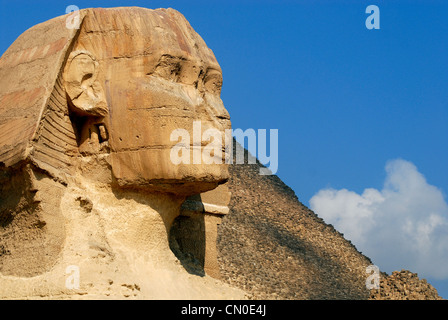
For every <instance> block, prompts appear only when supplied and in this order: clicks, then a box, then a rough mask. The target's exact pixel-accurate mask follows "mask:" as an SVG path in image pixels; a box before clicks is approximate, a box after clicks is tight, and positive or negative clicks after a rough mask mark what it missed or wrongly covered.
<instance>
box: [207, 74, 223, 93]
mask: <svg viewBox="0 0 448 320" xmlns="http://www.w3.org/2000/svg"><path fill="white" fill-rule="evenodd" d="M204 86H205V90H206V91H207V92H210V93H213V94H217V95H220V94H221V88H222V75H221V73H220V72H219V71H215V70H213V71H209V72H207V75H206V76H205V79H204Z"/></svg>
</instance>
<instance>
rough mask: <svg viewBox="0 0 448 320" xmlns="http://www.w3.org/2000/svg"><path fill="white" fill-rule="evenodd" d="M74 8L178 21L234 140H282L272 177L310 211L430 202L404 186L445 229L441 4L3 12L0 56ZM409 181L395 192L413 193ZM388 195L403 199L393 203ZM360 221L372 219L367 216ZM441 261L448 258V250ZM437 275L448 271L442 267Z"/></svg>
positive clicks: (244, 4) (32, 7) (184, 4)
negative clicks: (211, 62) (217, 77)
mask: <svg viewBox="0 0 448 320" xmlns="http://www.w3.org/2000/svg"><path fill="white" fill-rule="evenodd" d="M72 4H74V5H77V6H78V7H79V8H87V7H115V6H131V5H132V6H142V7H147V8H159V7H172V8H175V9H177V10H179V11H180V12H181V13H183V14H184V15H185V17H186V18H187V19H188V20H189V22H190V23H191V25H192V26H193V28H194V29H195V30H196V31H197V32H198V33H199V34H200V35H201V36H202V37H203V38H204V40H205V42H206V43H207V45H208V46H209V47H210V48H211V49H212V50H213V51H214V53H215V55H216V57H217V59H218V62H219V63H220V65H221V67H222V69H223V77H224V85H223V91H222V99H223V101H224V104H225V106H226V108H227V109H228V111H229V113H230V115H231V118H232V126H233V128H241V129H243V130H244V129H248V128H254V129H278V130H279V155H278V158H279V169H278V172H277V174H278V175H279V177H280V178H281V179H282V180H283V181H284V182H285V183H286V184H288V185H289V186H290V187H291V188H293V189H294V191H295V192H296V194H297V196H298V197H299V200H300V201H302V202H303V203H304V204H305V205H307V206H311V204H310V199H311V198H313V196H316V195H317V194H318V193H319V192H320V191H322V190H324V191H325V190H327V191H328V190H333V191H334V193H332V194H330V193H326V194H324V193H320V195H321V196H320V197H315V198H314V199H315V200H316V201H317V200H319V201H320V207H322V208H324V207H325V206H323V204H328V206H329V207H331V208H335V206H334V205H333V204H334V203H335V202H334V201H336V200H339V199H340V198H339V197H342V194H343V193H341V192H339V193H338V191H341V190H348V191H349V192H351V193H350V195H351V196H352V197H351V198H350V199H352V200H353V199H357V200H356V201H358V202H356V201H355V200H354V201H355V203H358V204H359V203H363V204H365V201H367V200H366V199H370V198H369V197H368V196H367V195H366V194H364V191H365V189H374V190H376V191H378V193H379V194H380V195H382V196H384V199H398V200H390V201H392V202H393V201H399V200H400V199H403V201H404V200H405V199H411V198H412V199H415V198H418V199H419V198H420V195H421V194H422V193H424V194H426V191H425V192H422V193H420V192H417V193H405V192H407V191H404V189H400V188H404V187H403V184H400V183H396V184H394V183H389V185H388V187H385V185H386V184H387V183H388V181H389V182H390V181H391V180H393V179H399V178H397V177H398V176H399V175H400V174H402V175H408V176H412V177H416V178H415V179H414V180H412V181H419V182H420V183H421V185H420V186H421V188H420V187H416V188H415V190H417V191H418V190H430V191H428V194H431V190H432V191H434V193H437V192H440V195H441V198H440V197H438V198H437V199H438V200H437V201H440V203H441V205H440V206H438V207H437V208H436V209H434V208H431V210H435V213H434V214H435V215H436V217H438V218H440V219H442V220H440V221H445V220H444V219H448V217H447V215H448V213H447V212H446V211H445V206H444V204H446V201H447V192H448V170H447V164H448V125H447V124H448V90H447V88H448V59H447V57H448V23H447V21H446V14H447V12H448V2H446V1H391V0H389V1H361V0H353V1H292V0H290V1H274V0H272V1H268V0H258V1H255V0H253V1H247V0H246V1H244V0H241V1H234V0H227V1H195V0H190V1H114V0H112V1H94V0H89V1H81V0H73V1H42V2H36V1H3V0H2V1H0V27H1V28H2V30H3V31H2V33H0V53H3V52H4V51H5V50H6V49H7V48H8V46H9V45H10V44H11V43H12V42H13V41H14V40H15V39H16V38H17V37H18V36H19V35H20V34H21V33H22V32H23V31H25V30H26V29H28V28H30V27H32V26H33V25H35V24H37V23H39V22H43V21H45V20H48V19H50V18H53V17H55V16H58V15H62V14H64V13H65V8H66V6H68V5H72ZM371 4H374V5H377V6H378V7H379V9H380V16H381V20H380V29H379V30H368V29H367V28H366V27H365V20H366V18H367V17H368V14H366V13H365V9H366V7H367V6H368V5H371ZM394 159H402V161H401V162H397V163H398V164H401V165H402V167H399V168H398V169H397V168H396V167H393V166H392V167H393V168H395V169H391V170H392V172H390V171H386V170H385V167H386V165H387V164H388V163H390V161H393V160H394ZM389 168H390V166H389ZM394 170H395V171H394ZM408 176H406V177H405V176H399V177H400V179H401V180H400V179H399V180H400V181H402V180H403V181H409V179H408V180H406V178H407V177H408ZM420 176H422V177H424V179H423V180H421V179H419V177H420ZM391 186H392V187H393V188H395V189H394V190H395V191H397V190H398V191H397V193H396V194H399V195H402V196H403V197H402V198H400V197H398V196H397V197H398V198H397V197H395V198H394V197H392V198H390V197H388V195H389V194H390V192H389V191H390V190H389V188H390V187H391ZM432 187H433V188H432ZM396 189H397V190H396ZM413 190H414V189H413ZM434 193H432V194H434ZM369 194H370V193H369ZM323 195H326V196H325V197H324V196H323ZM363 196H364V197H363ZM360 197H361V198H360ZM428 197H429V198H431V197H430V195H428ZM431 199H432V198H431ZM426 200H427V199H422V200H421V201H419V202H418V205H416V206H417V207H421V208H422V209H421V211H419V212H416V213H415V215H412V214H409V216H406V212H404V213H402V216H400V217H401V218H400V219H398V218H397V219H391V223H393V224H396V225H393V228H395V229H393V228H391V230H390V232H394V230H401V229H400V228H401V227H402V226H401V223H402V221H404V220H409V221H410V222H409V223H414V222H415V224H416V225H417V222H421V223H424V219H423V218H422V219H423V220H422V219H421V217H422V215H424V214H425V212H426V210H430V209H427V207H424V206H423V205H422V203H423V204H424V203H433V202H428V201H426ZM324 201H327V202H325V203H324ZM347 201H348V200H347ZM363 201H364V202H363ZM375 203H376V202H375ZM390 203H391V202H389V204H390ZM369 205H370V206H371V203H370V202H369ZM328 206H327V207H328ZM318 207H319V205H316V206H314V208H313V209H316V208H318ZM391 207H393V206H392V205H388V206H386V205H382V208H384V210H386V209H385V208H391ZM322 210H324V209H322ZM366 210H367V211H366V212H369V213H371V214H376V213H375V212H376V211H375V210H374V209H372V207H368V208H367V209H366ZM437 210H438V211H437ZM316 211H317V210H316ZM422 212H423V213H422ZM428 212H429V211H428ZM431 212H433V211H431ZM317 213H318V214H319V215H321V216H325V219H326V221H327V222H329V223H333V224H335V223H334V222H335V221H332V220H331V219H335V218H338V219H341V217H342V218H343V214H344V213H340V212H339V213H336V212H332V213H331V212H329V211H327V212H324V211H323V212H322V213H320V212H317ZM387 213H388V214H389V212H387ZM383 214H384V211H383ZM394 214H395V212H394V211H393V210H392V211H391V212H390V215H394ZM428 214H429V213H428ZM417 216H418V218H417ZM397 217H398V216H397ZM412 219H414V220H412ZM422 221H423V222H422ZM438 221H439V220H438ZM360 223H361V225H362V224H363V223H364V222H363V221H361V222H360ZM335 226H337V224H335ZM438 226H439V227H440V228H439V229H437V236H435V233H433V234H431V237H430V238H429V239H430V240H431V241H433V242H432V243H430V244H429V246H430V247H431V248H432V247H434V246H435V245H437V244H438V243H434V242H437V241H441V239H444V236H445V235H446V234H447V232H448V230H447V229H444V228H443V227H444V226H445V224H444V222H443V223H442V222H441V223H440V225H438ZM341 227H343V226H342V225H341ZM352 227H353V225H352ZM376 231H378V232H379V230H375V229H372V230H370V231H369V232H370V233H369V234H370V235H372V234H373V235H374V234H375V232H376ZM381 231H383V230H381ZM342 232H344V230H342ZM434 232H435V231H434ZM346 234H347V233H346ZM378 234H379V233H378ZM355 244H356V243H355ZM391 246H393V245H391ZM376 249H378V248H376ZM396 249H397V250H401V251H400V252H405V251H406V250H408V249H409V248H402V247H398V245H397V247H396ZM370 250H372V251H371V254H372V255H374V257H372V256H371V255H370V253H369V252H367V251H363V252H364V253H365V254H366V255H367V256H370V257H371V258H372V259H373V261H374V263H377V264H378V265H379V266H380V268H382V265H385V264H386V263H385V262H383V261H384V260H381V259H387V254H386V258H384V257H380V256H381V255H378V260H379V261H378V262H377V261H375V257H376V254H375V248H370ZM439 250H442V253H443V254H442V256H444V257H446V256H447V254H448V252H446V250H448V248H447V247H442V248H439ZM415 252H416V251H415ZM383 253H384V252H383ZM386 253H387V252H386ZM390 254H391V255H392V254H393V253H392V252H390ZM428 259H429V258H428ZM431 262H432V261H427V263H431ZM422 263H423V262H422ZM403 264H404V265H407V262H406V261H404V262H403ZM437 264H438V266H439V269H443V268H447V267H446V265H448V261H447V260H445V261H438V262H437ZM416 267H417V268H420V267H419V265H416ZM447 269H448V268H447ZM421 270H422V272H423V274H424V275H427V276H426V278H428V280H429V281H430V282H431V283H433V284H434V286H435V287H436V288H437V289H438V291H439V293H440V294H441V295H442V296H444V297H445V298H448V280H447V279H448V276H442V278H441V279H435V276H434V274H433V273H431V272H430V271H428V272H427V271H425V270H426V269H425V268H424V267H422V269H421ZM386 271H387V272H390V271H391V270H386ZM412 271H414V272H419V270H412ZM439 271H440V270H439ZM442 273H443V272H442ZM419 274H420V272H419ZM439 278H440V276H439Z"/></svg>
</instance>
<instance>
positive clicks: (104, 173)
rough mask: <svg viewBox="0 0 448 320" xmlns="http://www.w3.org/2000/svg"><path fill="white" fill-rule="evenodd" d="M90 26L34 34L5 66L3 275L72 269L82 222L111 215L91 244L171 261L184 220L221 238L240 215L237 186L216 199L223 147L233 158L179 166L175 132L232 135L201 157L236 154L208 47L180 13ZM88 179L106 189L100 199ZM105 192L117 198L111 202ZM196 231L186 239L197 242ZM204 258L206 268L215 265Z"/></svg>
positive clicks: (116, 14) (108, 16)
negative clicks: (229, 216) (235, 205)
mask: <svg viewBox="0 0 448 320" xmlns="http://www.w3.org/2000/svg"><path fill="white" fill-rule="evenodd" d="M78 18H79V28H69V27H68V26H69V25H70V24H68V23H67V19H70V17H69V16H61V17H58V18H54V19H52V20H49V21H46V22H44V23H41V24H39V25H36V26H34V27H32V28H31V29H29V30H27V31H26V32H24V33H23V34H22V35H21V36H20V37H19V38H18V39H17V40H16V41H15V42H14V43H13V44H12V45H11V46H10V47H9V49H8V50H7V51H6V52H5V53H4V54H3V56H2V57H1V58H0V280H1V274H6V275H14V276H35V275H40V274H43V273H44V272H46V271H48V270H50V268H53V270H56V269H55V268H56V267H54V266H59V267H60V268H63V267H64V263H68V264H71V263H72V262H71V260H70V259H71V258H68V257H70V254H67V253H64V254H63V255H62V253H61V252H71V251H70V250H71V249H70V248H71V247H70V245H67V243H69V242H70V241H74V243H77V242H79V241H78V238H82V237H78V235H76V234H73V233H68V234H70V235H71V237H72V238H67V237H68V234H66V232H65V231H64V230H65V229H66V228H69V229H70V228H78V227H79V225H80V224H81V225H82V224H83V223H84V222H82V221H83V220H82V219H97V217H98V216H102V218H101V219H102V222H101V223H98V225H101V226H100V228H99V229H98V228H97V227H91V230H90V231H89V230H88V227H86V230H85V233H86V236H85V237H86V239H87V240H86V242H84V244H85V245H86V246H87V247H89V246H91V244H92V243H98V242H104V243H107V242H108V241H109V240H110V239H111V238H113V240H111V241H112V242H115V243H118V244H119V245H118V246H119V247H120V248H121V247H122V246H125V247H127V248H128V249H127V250H124V252H127V251H129V250H134V249H136V248H138V249H139V250H140V249H141V252H148V250H156V249H154V248H156V247H157V248H159V249H157V250H159V251H160V252H165V251H163V250H164V249H163V250H162V249H160V248H162V247H163V248H165V247H168V237H165V238H166V239H165V240H163V238H164V236H167V235H169V234H170V228H171V227H172V226H173V222H175V219H176V217H178V216H179V215H182V212H184V213H185V215H184V217H187V216H188V217H193V218H192V219H193V220H195V221H196V222H197V223H198V224H201V225H202V226H204V225H205V226H206V227H204V228H205V229H207V228H208V229H210V230H212V231H211V232H212V233H213V237H214V238H216V224H217V223H219V221H218V220H219V219H218V220H213V219H215V218H216V216H218V217H220V216H221V215H222V214H225V213H226V212H227V210H228V208H227V207H226V205H227V203H228V201H229V193H228V192H227V191H226V190H224V191H223V192H221V191H220V194H219V195H218V196H217V197H214V196H213V195H212V196H210V192H214V191H215V190H218V189H219V190H223V189H222V188H223V187H224V186H222V185H221V184H223V183H224V182H226V180H227V179H228V170H227V164H226V162H225V161H224V160H225V159H226V157H227V155H226V153H225V152H224V150H222V149H223V148H222V149H221V150H222V151H223V152H214V151H216V150H217V149H213V150H214V151H213V152H211V153H210V154H209V155H210V157H211V158H212V159H215V160H216V159H217V160H220V161H211V162H208V163H204V162H202V163H196V162H195V161H193V159H192V161H190V163H177V164H176V163H173V161H172V157H171V154H172V150H173V147H174V146H175V145H178V143H179V141H176V140H175V139H174V140H173V139H172V133H173V131H175V130H179V129H181V130H184V132H187V133H189V135H190V137H191V138H193V136H194V135H195V134H197V132H196V133H195V132H194V131H195V130H194V125H195V123H196V124H197V123H198V122H199V123H200V132H199V135H200V136H201V137H202V133H204V132H206V131H207V130H208V129H214V130H217V131H218V132H220V133H222V135H220V137H219V138H216V136H214V137H210V140H208V141H207V140H204V141H203V142H200V143H199V144H197V143H195V141H194V139H191V140H190V141H189V142H188V147H189V148H188V149H189V150H191V151H192V152H191V153H190V155H189V156H190V157H192V158H193V157H194V151H195V150H200V151H202V149H204V146H209V145H210V144H212V145H213V144H216V145H218V146H223V145H225V141H224V139H226V138H225V136H226V135H225V133H224V131H225V130H226V129H229V128H230V118H229V115H228V113H227V111H226V109H225V108H224V106H223V103H222V101H221V99H220V91H221V85H222V73H221V69H220V67H219V65H218V63H217V61H216V59H215V56H214V54H213V53H212V51H211V50H210V49H209V48H207V46H206V45H205V43H204V41H203V40H202V38H201V37H200V36H199V35H198V34H197V33H196V32H195V31H194V30H193V29H192V27H191V26H190V24H189V23H188V21H187V20H186V19H185V18H184V17H183V16H182V15H181V14H180V13H179V12H177V11H175V10H173V9H157V10H150V9H144V8H134V7H133V8H110V9H85V10H81V11H79V12H78ZM196 129H197V128H196ZM221 138H222V140H221V141H218V140H220V139H221ZM215 139H216V140H215ZM221 150H219V151H221ZM201 154H202V152H201ZM80 181H81V182H80ZM84 181H90V182H92V181H93V183H94V184H95V188H96V187H98V186H99V187H98V188H99V189H98V190H97V189H95V190H97V191H95V192H96V193H95V192H93V191H92V190H90V191H89V190H87V189H86V187H85V184H84ZM90 182H89V183H90ZM219 185H221V186H219ZM104 186H106V187H104ZM218 186H219V187H218ZM109 187H111V188H109ZM83 188H84V189H83ZM101 190H107V192H109V193H107V194H104V195H102V196H98V192H102V191H101ZM83 192H84V193H83ZM89 192H90V193H89ZM204 192H205V193H206V194H205V195H204V196H203V197H204V199H209V198H210V197H211V198H210V199H212V200H210V201H209V200H207V201H208V202H209V203H208V204H207V203H203V202H204V201H201V194H203V193H204ZM207 192H208V193H207ZM78 193H80V194H81V196H77V194H78ZM131 193H132V195H131V196H129V194H131ZM82 194H84V196H85V194H90V195H91V196H92V197H96V202H95V200H93V204H92V201H90V200H89V199H84V198H83V197H84V196H83V195H82ZM128 196H129V197H131V198H132V197H133V198H132V199H134V200H135V201H134V202H133V203H132V205H131V207H132V210H134V211H132V210H131V209H128V208H127V207H126V203H127V202H126V199H127V197H128ZM188 196H192V197H193V198H191V199H189V200H188V201H185V199H186V198H187V197H188ZM86 197H87V196H86ZM215 198H216V199H218V200H217V201H216V202H215V201H214V200H213V199H215ZM107 199H109V200H107ZM123 199H124V200H123ZM219 199H221V200H219ZM184 201H185V202H184ZM74 203H77V205H75V204H74ZM89 203H90V204H89ZM109 203H110V204H109ZM112 203H114V204H112ZM123 203H125V204H124V205H123ZM182 203H186V204H187V205H186V207H185V206H183V207H182V206H181V205H182ZM80 207H82V208H84V209H85V210H84V209H82V210H84V211H82V210H81V209H80ZM97 207H99V208H100V209H98V210H97V209H96V208H97ZM92 208H93V212H95V210H97V211H96V213H97V215H96V216H95V214H92V215H91V216H89V214H90V212H92ZM182 208H183V209H182ZM109 209H111V210H109ZM78 210H81V213H80V214H73V213H72V212H77V211H78ZM82 212H84V213H85V214H86V216H84V215H83V214H84V213H82ZM207 214H208V216H207ZM205 216H207V217H208V218H204V217H205ZM179 219H180V220H182V219H181V218H179ZM179 219H178V220H179ZM188 219H190V218H188ZM207 219H208V220H207ZM182 221H183V220H182ZM182 221H180V222H179V221H178V222H176V223H175V225H179V223H182ZM188 221H191V220H188ZM204 221H205V222H204ZM67 223H68V224H67ZM208 226H211V227H208ZM204 228H202V229H201V230H204ZM106 229H107V230H106ZM178 229H179V228H178ZM179 230H181V231H182V228H180V229H179ZM213 230H214V231H213ZM82 232H84V230H83V231H82ZM206 232H208V231H206ZM106 234H107V235H106ZM173 234H176V232H174V233H173ZM177 234H179V232H178V233H177ZM190 235H191V233H190V232H187V233H186V236H185V237H186V238H188V239H187V240H185V239H184V238H182V237H183V233H182V232H181V235H179V236H178V237H180V238H182V239H184V240H185V241H184V243H186V244H185V245H184V247H188V246H189V244H188V243H189V241H190V240H189V239H190V238H189V237H190ZM92 237H93V238H94V239H93V240H92V239H91V238H92ZM213 237H212V238H213ZM205 238H207V239H211V238H210V236H208V235H207V237H204V235H202V238H201V239H203V240H202V242H204V241H205V240H204V239H205ZM30 239H32V241H30ZM70 239H72V240H70ZM107 239H109V240H107ZM179 241H180V240H179ZM182 241H183V240H182ZM194 241H196V240H194ZM212 242H213V241H212ZM209 243H210V241H209ZM213 245H214V243H212V244H211V246H213ZM104 246H105V247H107V245H106V244H105V245H104ZM193 246H194V247H195V248H196V249H197V247H198V246H197V241H196V242H195V243H194V245H193ZM8 248H12V249H8ZM151 248H152V249H151ZM1 250H3V251H5V252H9V253H8V254H6V253H5V254H3V253H2V251H1ZM64 250H65V251H64ZM86 250H87V251H86V252H88V251H89V250H90V249H86ZM168 250H169V249H168ZM204 250H205V247H201V248H200V251H201V252H199V255H201V256H202V257H203V259H205V258H204V255H208V256H210V254H209V253H207V254H205V253H204V252H205V251H204ZM207 250H208V249H207ZM106 251H107V250H106ZM109 251H111V252H112V251H113V249H110V250H109ZM119 251H120V252H123V250H121V249H120V250H119ZM103 252H104V251H103ZM87 255H89V254H87ZM211 255H212V256H213V257H214V258H213V259H215V258H216V257H215V256H216V254H215V252H214V251H213V250H212V253H211ZM62 256H63V257H64V258H63V259H62V260H61V257H62ZM74 256H76V257H78V256H79V257H80V256H81V255H80V254H78V253H76V254H75V255H74ZM64 259H69V260H70V261H69V260H67V261H65V260H64ZM80 259H81V258H80ZM213 259H212V260H213ZM81 260H82V259H81ZM215 260H216V259H215ZM82 261H89V260H88V259H87V260H85V259H84V260H82ZM79 263H81V262H79ZM204 265H207V263H205V264H204ZM58 276H62V273H58ZM92 277H94V276H92ZM36 281H37V280H36ZM14 286H16V285H14ZM30 288H31V289H30V290H34V289H32V287H30ZM0 293H1V290H0Z"/></svg>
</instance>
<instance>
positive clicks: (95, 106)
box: [63, 50, 108, 117]
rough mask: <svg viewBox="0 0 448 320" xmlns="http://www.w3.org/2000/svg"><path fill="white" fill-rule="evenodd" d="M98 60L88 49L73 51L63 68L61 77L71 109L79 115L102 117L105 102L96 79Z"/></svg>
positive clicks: (104, 113)
mask: <svg viewBox="0 0 448 320" xmlns="http://www.w3.org/2000/svg"><path fill="white" fill-rule="evenodd" d="M97 75H98V62H97V61H96V59H95V57H94V56H93V55H92V54H91V53H90V52H88V51H85V50H81V51H74V52H72V53H71V54H70V56H69V58H68V61H67V64H66V66H65V68H64V73H63V79H64V86H65V91H66V93H67V96H68V99H69V108H70V109H71V111H73V112H75V113H77V114H79V115H81V116H95V117H98V116H99V117H104V116H105V115H106V114H107V112H108V108H107V103H106V100H105V99H104V94H103V90H102V88H101V86H100V84H99V82H98V81H97Z"/></svg>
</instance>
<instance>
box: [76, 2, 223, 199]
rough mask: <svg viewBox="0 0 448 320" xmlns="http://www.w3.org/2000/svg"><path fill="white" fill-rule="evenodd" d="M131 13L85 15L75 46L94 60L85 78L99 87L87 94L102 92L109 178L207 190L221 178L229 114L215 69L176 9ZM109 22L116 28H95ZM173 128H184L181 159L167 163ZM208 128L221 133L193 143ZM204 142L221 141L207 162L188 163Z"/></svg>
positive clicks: (161, 187)
mask: <svg viewBox="0 0 448 320" xmlns="http://www.w3.org/2000/svg"><path fill="white" fill-rule="evenodd" d="M134 14H135V16H127V17H123V16H119V14H118V12H115V11H113V10H107V11H105V12H104V15H101V14H97V15H96V16H95V17H91V18H89V17H87V18H86V19H87V20H86V21H85V24H84V27H83V28H84V29H83V30H82V31H81V34H80V37H79V40H78V43H77V45H76V48H75V51H74V52H78V53H79V52H81V53H82V52H88V53H89V54H90V55H91V56H92V57H93V59H95V60H96V61H95V64H97V65H98V66H97V69H98V71H97V72H92V71H91V72H90V74H92V76H87V77H85V78H86V79H91V78H95V79H97V80H96V81H97V82H95V83H96V86H98V83H99V84H100V86H101V87H102V92H97V91H98V90H93V91H94V92H95V94H91V96H94V97H100V96H104V101H105V103H106V104H107V107H108V114H107V115H105V116H104V121H103V122H104V126H105V127H106V128H107V137H108V143H109V147H110V163H111V167H112V172H113V176H114V178H115V179H116V181H117V183H118V185H120V186H126V187H147V188H151V189H156V190H161V191H171V190H176V193H186V194H193V193H198V192H203V191H206V190H210V189H213V188H214V187H216V185H217V184H219V183H222V182H224V181H226V180H227V178H228V172H227V165H226V164H225V161H224V159H225V157H226V155H225V152H224V151H223V149H224V148H223V147H224V142H225V141H224V137H225V129H229V128H230V117H229V114H228V112H227V110H226V109H225V108H224V105H223V102H222V100H221V98H220V92H221V86H222V72H221V69H220V67H219V65H218V63H217V62H216V59H215V57H214V55H213V53H212V52H211V50H210V49H208V48H207V47H206V45H205V43H204V42H203V40H202V39H201V38H200V37H199V36H198V35H197V34H196V33H195V32H194V30H193V29H192V28H191V27H190V26H189V24H188V22H187V21H186V20H185V18H183V16H182V15H180V14H179V13H178V12H176V11H174V10H163V11H159V10H154V11H153V10H147V9H140V10H137V9H136V11H135V13H134ZM111 25H112V26H114V27H116V29H117V30H116V31H115V32H108V33H105V32H102V31H103V30H102V29H104V27H105V26H106V27H109V28H110V26H111ZM85 56H86V55H84V57H85ZM78 57H79V54H78ZM84 64H86V62H85V61H84ZM78 78H82V77H81V76H78ZM94 87H95V85H92V88H94ZM86 96H88V95H86ZM100 100H101V99H100ZM84 109H85V108H84ZM94 109H98V110H102V109H104V108H103V107H102V106H100V107H99V108H92V110H94ZM95 119H97V118H95ZM96 121H97V120H96ZM179 129H180V130H183V132H185V133H188V136H187V137H186V138H187V139H188V140H187V144H188V146H187V147H188V148H186V149H185V150H184V152H189V153H190V154H189V157H190V161H187V162H188V163H179V164H176V163H173V159H172V156H171V155H172V150H173V147H175V145H177V144H178V143H179V141H178V140H176V139H174V141H172V133H173V132H174V131H175V130H179ZM208 129H214V130H215V132H219V133H221V137H222V139H219V137H217V136H216V135H215V136H214V138H210V139H209V140H203V141H202V139H201V142H200V143H199V144H198V141H197V139H196V140H194V136H196V137H198V136H199V137H202V133H204V132H205V131H206V130H208ZM198 130H199V131H200V132H197V131H198ZM194 131H196V132H194ZM184 138H185V137H184ZM183 142H184V143H185V140H183ZM210 144H215V145H216V146H218V149H219V146H222V148H220V151H221V152H214V153H212V154H211V157H212V158H214V161H199V163H198V161H197V159H196V161H193V154H194V152H197V151H198V149H199V150H200V153H201V155H202V151H203V149H204V147H205V146H210ZM215 150H217V148H215ZM206 154H209V153H206ZM201 159H202V158H201ZM206 162H207V163H206Z"/></svg>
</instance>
